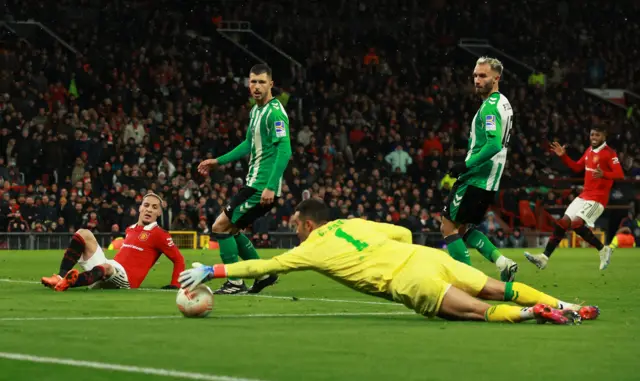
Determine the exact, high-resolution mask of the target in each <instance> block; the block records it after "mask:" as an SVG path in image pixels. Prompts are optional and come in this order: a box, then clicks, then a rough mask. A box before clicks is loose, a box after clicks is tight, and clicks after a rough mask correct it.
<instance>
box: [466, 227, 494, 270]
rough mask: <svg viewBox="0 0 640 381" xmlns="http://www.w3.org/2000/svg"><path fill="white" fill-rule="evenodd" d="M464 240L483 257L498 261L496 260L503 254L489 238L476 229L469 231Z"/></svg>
mask: <svg viewBox="0 0 640 381" xmlns="http://www.w3.org/2000/svg"><path fill="white" fill-rule="evenodd" d="M464 240H465V242H466V243H467V244H468V245H469V246H471V247H474V248H475V249H476V250H478V251H479V252H480V254H482V256H483V257H485V258H487V260H489V261H491V262H493V263H496V260H498V258H500V256H501V255H502V254H501V253H500V251H499V250H498V249H497V248H496V247H495V246H494V245H493V243H491V241H490V240H489V238H487V236H486V235H484V234H482V232H480V231H478V230H476V229H473V230H471V231H470V232H468V233H467V234H466V235H465V236H464Z"/></svg>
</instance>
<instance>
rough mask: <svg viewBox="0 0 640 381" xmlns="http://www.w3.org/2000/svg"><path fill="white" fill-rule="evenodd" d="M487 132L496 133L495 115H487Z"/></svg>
mask: <svg viewBox="0 0 640 381" xmlns="http://www.w3.org/2000/svg"><path fill="white" fill-rule="evenodd" d="M485 124H486V130H487V131H495V130H496V116H495V115H487V118H486V119H485Z"/></svg>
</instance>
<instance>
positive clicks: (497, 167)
mask: <svg viewBox="0 0 640 381" xmlns="http://www.w3.org/2000/svg"><path fill="white" fill-rule="evenodd" d="M512 124H513V109H512V108H511V104H510V103H509V100H507V98H506V97H505V96H504V95H503V94H500V93H499V92H495V93H492V94H491V95H490V96H489V97H488V98H487V99H486V100H485V101H484V102H483V103H482V106H480V109H479V110H478V112H477V113H476V115H475V116H474V117H473V121H472V122H471V133H470V136H469V147H468V152H467V157H466V158H465V163H466V165H467V168H469V170H468V171H467V172H465V173H464V174H462V175H461V176H460V178H459V179H458V180H459V181H462V182H464V183H465V184H468V185H473V186H475V187H477V188H480V189H484V190H487V191H497V190H498V187H499V186H500V179H501V178H502V173H503V172H504V167H505V165H506V163H507V145H508V143H509V137H510V134H511V126H512Z"/></svg>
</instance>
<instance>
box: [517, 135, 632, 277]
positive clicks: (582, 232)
mask: <svg viewBox="0 0 640 381" xmlns="http://www.w3.org/2000/svg"><path fill="white" fill-rule="evenodd" d="M589 137H590V140H591V147H589V148H587V150H586V151H585V153H584V155H582V157H581V158H580V160H578V162H577V163H576V162H575V161H573V160H571V158H570V157H569V156H568V155H567V151H566V150H565V147H566V146H561V145H560V144H558V142H553V143H551V150H552V151H553V152H555V154H556V155H558V156H559V157H560V159H562V162H563V163H565V164H566V165H567V166H568V167H569V168H571V170H572V171H574V172H583V171H584V190H583V191H582V193H580V196H579V197H577V198H576V199H575V200H573V202H571V204H570V205H569V207H567V210H565V212H564V216H562V218H561V219H559V220H557V221H556V226H555V229H554V231H553V235H552V236H551V238H550V239H549V241H548V242H547V246H546V247H545V249H544V253H542V254H530V253H527V252H525V254H524V256H525V257H526V258H527V259H528V260H529V262H531V263H533V264H534V265H536V266H538V268H539V269H541V270H542V269H544V268H545V267H547V263H548V262H549V258H550V257H551V254H553V252H554V251H555V249H556V247H557V246H558V244H559V243H560V241H562V239H563V238H564V236H565V233H566V232H567V230H569V229H573V231H574V232H576V234H578V235H579V236H580V237H582V239H584V240H585V241H586V242H587V243H589V244H590V245H591V246H593V247H595V248H596V249H597V250H598V252H599V253H600V270H604V269H606V268H607V266H609V262H611V252H612V251H613V250H612V249H611V247H609V246H605V245H604V243H603V242H600V241H599V240H598V238H597V237H596V236H595V235H594V234H593V232H592V231H591V229H590V228H592V227H593V226H594V224H595V222H596V220H597V219H598V218H599V217H600V215H601V214H602V212H603V211H604V208H605V207H606V206H607V203H608V202H609V194H610V193H611V187H612V186H613V181H614V180H618V179H623V178H624V173H623V171H622V166H621V165H620V160H619V159H618V155H617V154H616V151H614V150H613V149H612V148H611V147H609V146H608V145H607V142H606V138H607V131H606V129H605V128H604V127H602V126H595V127H593V128H592V129H591V132H590V136H589Z"/></svg>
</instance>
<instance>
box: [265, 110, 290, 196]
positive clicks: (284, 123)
mask: <svg viewBox="0 0 640 381" xmlns="http://www.w3.org/2000/svg"><path fill="white" fill-rule="evenodd" d="M282 107H283V106H281V105H280V104H278V105H276V106H275V107H274V108H273V110H272V112H271V114H270V115H269V117H268V118H267V123H268V124H269V131H270V135H271V142H272V143H273V144H274V145H275V146H276V158H275V164H274V166H273V170H272V171H271V176H269V181H268V182H267V189H270V190H272V191H276V190H277V189H278V188H279V184H280V179H282V176H283V174H284V171H285V170H286V169H287V164H289V159H291V139H290V135H289V117H288V116H287V114H286V111H284V109H283V108H282Z"/></svg>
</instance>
